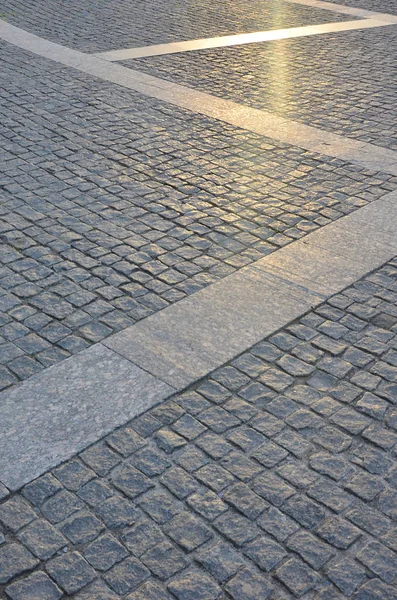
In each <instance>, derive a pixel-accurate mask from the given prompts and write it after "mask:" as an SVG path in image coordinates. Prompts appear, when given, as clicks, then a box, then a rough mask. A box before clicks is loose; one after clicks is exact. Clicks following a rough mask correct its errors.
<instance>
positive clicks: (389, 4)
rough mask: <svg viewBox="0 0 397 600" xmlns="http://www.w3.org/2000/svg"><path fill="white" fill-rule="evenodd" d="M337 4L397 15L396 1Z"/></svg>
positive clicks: (346, 0)
mask: <svg viewBox="0 0 397 600" xmlns="http://www.w3.org/2000/svg"><path fill="white" fill-rule="evenodd" d="M337 4H344V5H345V6H354V7H356V8H365V9H366V10H375V11H377V12H383V13H389V14H392V15H397V4H396V3H395V1H394V0H343V2H337Z"/></svg>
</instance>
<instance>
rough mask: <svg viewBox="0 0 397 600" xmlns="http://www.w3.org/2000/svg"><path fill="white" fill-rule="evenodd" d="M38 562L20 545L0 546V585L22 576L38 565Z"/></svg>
mask: <svg viewBox="0 0 397 600" xmlns="http://www.w3.org/2000/svg"><path fill="white" fill-rule="evenodd" d="M38 563H39V561H38V560H37V558H35V557H34V556H33V555H32V554H31V553H30V552H29V551H28V550H27V549H26V548H24V547H23V546H22V545H21V544H16V543H11V544H5V545H3V546H0V583H7V582H8V581H10V579H12V578H13V577H16V576H18V575H22V573H24V572H25V571H30V570H31V569H33V568H34V567H36V566H37V565H38Z"/></svg>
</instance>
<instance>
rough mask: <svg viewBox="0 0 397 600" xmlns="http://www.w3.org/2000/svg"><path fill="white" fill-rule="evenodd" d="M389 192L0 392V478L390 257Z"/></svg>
mask: <svg viewBox="0 0 397 600" xmlns="http://www.w3.org/2000/svg"><path fill="white" fill-rule="evenodd" d="M396 230H397V192H391V193H390V194H387V195H386V196H384V197H383V198H381V199H380V200H377V201H375V202H373V203H371V204H369V205H367V206H365V207H364V208H361V209H359V210H357V211H356V212H354V213H351V214H350V215H348V216H346V217H343V218H341V219H339V220H338V221H335V222H334V223H332V224H329V225H327V226H325V227H323V228H322V229H321V230H320V231H316V232H313V233H311V234H309V235H307V236H306V237H305V239H304V240H303V241H301V240H300V241H297V242H293V243H292V244H290V245H289V246H287V247H285V248H282V249H280V250H278V251H277V252H275V253H273V254H271V255H269V256H267V257H265V258H263V259H261V260H259V261H257V262H256V263H253V265H251V266H249V267H246V268H244V269H242V270H240V271H239V273H237V274H233V275H230V276H229V277H226V278H225V279H223V280H222V281H220V282H218V283H215V284H213V285H212V286H209V287H207V288H205V289H203V290H201V291H199V292H197V293H196V294H194V295H193V296H190V297H188V298H186V299H184V300H181V301H180V302H178V303H176V304H174V305H173V306H170V307H168V308H166V309H165V310H163V311H160V312H158V313H156V314H155V315H153V316H152V317H149V318H147V319H145V320H143V321H140V322H139V323H137V324H136V325H134V326H132V327H130V328H128V329H125V330H124V331H122V332H120V333H118V334H116V335H114V336H111V337H110V338H108V339H107V340H106V341H105V343H104V344H97V345H95V346H93V347H91V348H90V349H89V350H86V351H84V352H82V353H80V354H77V355H75V356H73V357H71V358H70V359H68V360H66V361H64V362H63V363H60V364H57V365H54V366H53V367H50V368H49V369H47V370H46V371H44V372H42V373H40V374H38V375H35V376H33V377H31V378H30V379H28V380H26V381H25V382H24V383H21V384H20V385H18V386H16V387H14V388H12V389H11V390H7V391H5V392H3V393H2V394H0V407H1V419H0V440H1V446H2V448H1V450H2V451H1V458H0V481H1V482H2V483H3V484H5V485H7V486H8V487H10V488H11V489H13V490H16V489H19V487H21V486H22V485H24V484H25V483H27V482H28V481H30V480H32V479H34V478H36V477H38V476H39V475H40V474H41V473H44V472H45V471H47V470H48V469H49V468H50V467H53V466H55V465H57V464H59V463H61V462H63V461H64V460H66V459H68V458H70V457H71V456H74V455H75V454H76V452H78V451H80V450H82V449H83V448H84V447H86V446H88V445H90V444H91V443H93V442H94V441H95V440H97V439H100V438H101V437H102V436H103V435H105V434H106V433H107V432H109V431H111V430H112V429H114V428H115V427H117V426H118V425H121V424H123V423H126V422H127V421H128V420H129V419H131V418H133V417H134V416H137V415H139V414H141V413H142V412H144V411H146V410H147V409H148V408H150V407H151V406H153V405H155V404H157V403H158V402H160V401H162V400H164V399H165V398H166V397H168V396H170V395H172V394H174V393H175V391H180V390H182V389H184V388H185V387H187V386H189V385H190V384H192V383H194V382H195V381H196V380H197V379H200V378H202V377H203V376H205V375H208V373H210V372H212V371H213V370H214V369H216V368H218V367H220V366H221V365H223V364H224V363H225V362H227V361H228V360H230V359H231V358H233V357H234V356H236V355H239V354H241V353H242V352H244V351H245V350H246V349H247V348H249V347H250V346H252V345H253V344H255V343H257V342H258V341H260V340H262V339H263V338H264V337H266V336H268V335H270V334H272V333H274V332H275V331H277V330H278V329H280V328H281V327H283V326H284V325H286V324H288V323H289V322H290V321H292V320H294V319H296V318H297V317H299V316H301V315H303V314H304V313H306V312H307V311H309V310H310V309H311V308H313V307H315V306H318V305H319V304H321V303H322V302H323V301H324V300H325V299H326V298H328V297H330V296H331V295H333V294H335V293H337V292H339V291H341V290H342V289H344V288H346V287H348V286H349V285H351V284H352V283H354V282H355V281H357V280H358V279H360V278H362V277H363V276H364V275H366V274H367V273H369V272H371V271H373V270H374V269H376V268H377V267H379V266H380V265H383V264H384V263H385V262H387V261H388V260H390V259H391V258H393V257H394V256H395V255H396V254H397V239H396V236H395V232H396Z"/></svg>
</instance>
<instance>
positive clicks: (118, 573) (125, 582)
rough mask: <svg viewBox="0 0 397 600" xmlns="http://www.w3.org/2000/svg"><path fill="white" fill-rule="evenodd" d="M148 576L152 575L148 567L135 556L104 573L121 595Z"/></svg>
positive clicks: (108, 581)
mask: <svg viewBox="0 0 397 600" xmlns="http://www.w3.org/2000/svg"><path fill="white" fill-rule="evenodd" d="M148 577H150V572H149V571H148V569H147V568H146V567H145V566H144V565H143V564H142V563H141V562H140V561H139V560H138V559H136V558H133V557H130V558H126V559H125V560H123V562H121V563H119V564H117V565H115V566H114V567H113V568H112V569H110V571H107V573H106V574H105V575H104V578H105V580H106V582H107V583H108V584H109V585H110V587H111V588H112V589H114V591H115V592H116V593H117V594H121V595H124V594H127V593H128V592H130V591H131V590H132V589H133V588H135V587H136V586H137V585H138V584H140V583H141V582H142V581H144V580H145V579H148Z"/></svg>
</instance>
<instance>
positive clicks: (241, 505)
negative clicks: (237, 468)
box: [223, 483, 269, 520]
mask: <svg viewBox="0 0 397 600" xmlns="http://www.w3.org/2000/svg"><path fill="white" fill-rule="evenodd" d="M223 500H225V502H228V503H229V504H231V505H232V506H233V507H234V508H237V510H239V511H240V512H241V513H243V515H245V516H246V517H248V518H249V519H252V520H255V519H256V518H257V517H258V516H259V515H260V514H261V513H262V512H263V511H264V510H265V509H266V508H267V507H268V506H269V505H268V503H267V502H265V501H264V500H263V499H262V498H261V497H260V496H258V495H257V494H255V493H254V492H253V491H252V490H250V488H249V487H248V486H247V485H245V484H244V483H237V484H235V485H232V486H230V487H228V488H227V489H226V491H225V493H224V494H223Z"/></svg>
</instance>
